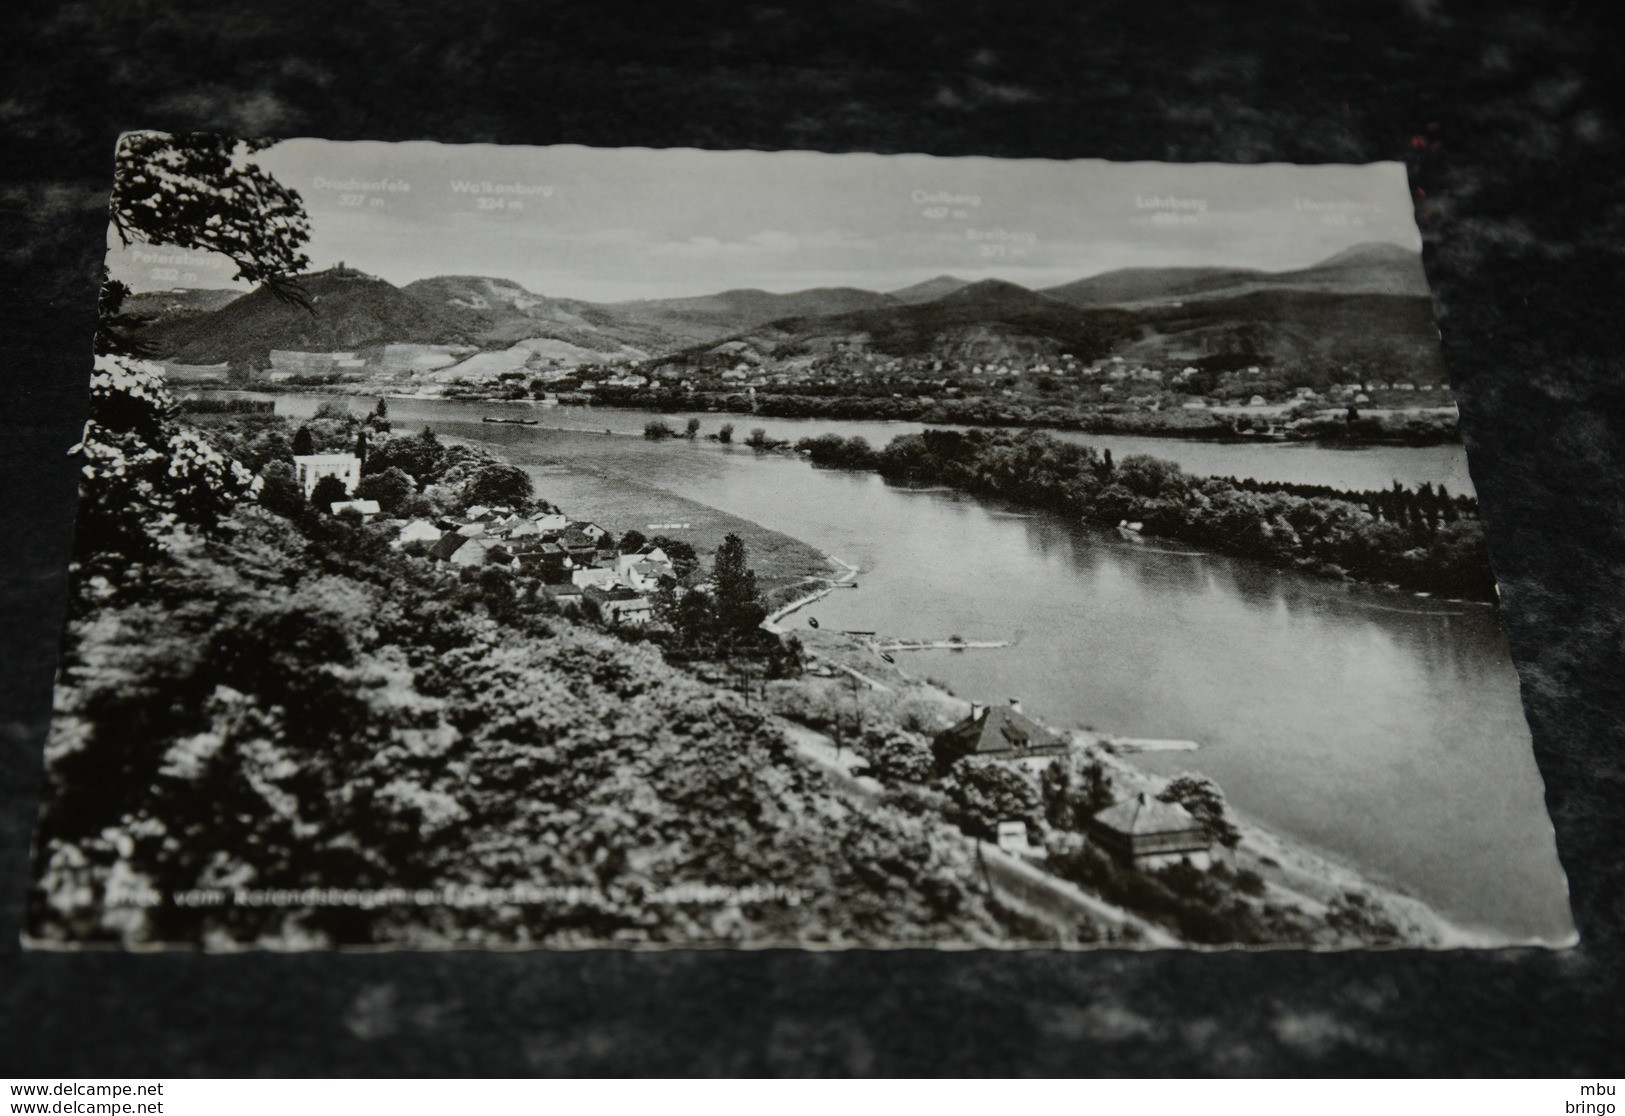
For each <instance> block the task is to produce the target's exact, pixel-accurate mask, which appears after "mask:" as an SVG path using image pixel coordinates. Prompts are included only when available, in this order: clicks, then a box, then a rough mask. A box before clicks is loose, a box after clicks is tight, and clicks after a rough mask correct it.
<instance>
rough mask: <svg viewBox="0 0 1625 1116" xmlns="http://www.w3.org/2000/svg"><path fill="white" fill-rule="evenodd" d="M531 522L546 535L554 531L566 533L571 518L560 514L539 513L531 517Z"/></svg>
mask: <svg viewBox="0 0 1625 1116" xmlns="http://www.w3.org/2000/svg"><path fill="white" fill-rule="evenodd" d="M530 521H531V522H532V523H534V524H536V529H537V530H538V531H540V532H542V534H544V535H546V534H551V533H552V532H554V531H566V530H569V527H570V517H569V516H567V515H560V514H559V513H558V512H537V513H536V514H535V515H533V516H531V517H530Z"/></svg>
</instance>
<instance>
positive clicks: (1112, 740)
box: [1100, 736, 1202, 756]
mask: <svg viewBox="0 0 1625 1116" xmlns="http://www.w3.org/2000/svg"><path fill="white" fill-rule="evenodd" d="M1100 746H1101V747H1102V748H1105V749H1106V750H1107V751H1108V752H1111V753H1112V754H1113V755H1119V756H1126V755H1130V754H1132V753H1134V752H1195V751H1199V750H1200V749H1201V747H1202V746H1201V745H1200V744H1198V743H1197V742H1196V741H1194V740H1153V739H1150V738H1149V737H1143V736H1102V737H1100Z"/></svg>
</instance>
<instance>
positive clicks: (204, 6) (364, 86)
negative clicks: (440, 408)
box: [0, 0, 1625, 1076]
mask: <svg viewBox="0 0 1625 1116" xmlns="http://www.w3.org/2000/svg"><path fill="white" fill-rule="evenodd" d="M1605 11H1606V6H1605V5H1603V4H1600V3H1599V4H1584V3H1575V4H1568V5H1564V4H1561V3H1558V4H1532V3H1525V4H1508V3H1504V2H1494V0H1486V2H1471V3H1467V2H1463V3H1452V2H1446V0H1411V2H1410V3H1393V2H1383V0H1368V2H1364V3H1354V2H1315V0H1249V2H1245V3H1240V2H1238V3H1231V4H1212V3H1188V2H1168V0H1165V2H1162V3H1148V2H1145V0H1118V2H1110V3H1081V2H1065V0H1056V2H1053V3H1045V4H1036V3H1028V2H1022V0H1004V2H999V3H985V4H963V3H950V2H943V3H936V4H928V3H915V2H908V0H861V2H839V3H824V4H816V5H812V4H809V5H806V6H792V5H788V4H786V5H781V6H769V5H766V4H761V5H725V4H719V3H704V2H692V0H688V2H681V3H679V2H677V0H668V2H666V3H661V4H647V5H640V4H616V3H593V4H588V3H579V4H547V3H521V2H500V3H498V2H464V3H459V4H424V3H399V4H393V3H382V2H378V0H372V2H356V3H350V4H339V3H331V2H328V3H314V2H309V0H285V2H283V3H281V4H277V5H274V6H272V5H261V4H232V5H223V4H208V3H166V2H164V0H89V2H84V3H73V4H62V5H51V4H38V3H33V4H22V5H14V6H13V7H12V8H11V10H10V12H9V13H8V16H7V23H8V24H9V26H8V27H7V28H6V31H5V33H4V34H3V35H0V138H3V141H4V144H5V157H4V159H3V161H0V168H3V169H0V254H3V257H4V290H3V295H0V313H3V314H4V319H3V323H0V324H3V326H4V328H3V329H0V353H3V355H4V362H5V364H4V368H3V369H0V382H3V383H4V391H5V393H6V394H5V396H4V397H3V398H4V400H5V402H4V410H3V416H0V421H3V423H4V428H5V429H4V434H5V437H4V438H3V440H0V441H3V444H4V449H5V455H6V456H5V460H4V462H3V470H0V486H3V497H0V500H3V502H0V507H3V508H4V514H5V518H4V525H5V529H4V530H3V531H0V540H3V541H0V545H3V546H4V548H5V553H4V562H3V564H0V571H3V586H4V588H3V598H0V600H3V609H4V616H3V618H0V622H3V624H4V628H3V632H4V636H3V640H0V655H3V660H0V678H3V682H0V706H3V708H0V725H3V729H4V734H5V735H4V739H3V742H0V1028H3V1032H4V1033H3V1036H0V1076H5V1075H8V1074H22V1073H27V1074H30V1075H57V1074H61V1075H67V1074H75V1075H126V1074H129V1075H134V1074H160V1073H161V1074H169V1075H182V1074H216V1075H235V1074H250V1073H269V1074H285V1075H305V1074H312V1075H314V1074H374V1073H386V1074H412V1075H417V1074H437V1073H449V1074H458V1073H472V1074H527V1073H752V1074H755V1073H770V1074H806V1073H888V1074H905V1073H943V1072H949V1073H967V1074H1014V1073H1052V1074H1103V1073H1110V1074H1193V1073H1213V1074H1237V1073H1241V1074H1277V1073H1285V1074H1323V1073H1340V1074H1342V1073H1352V1074H1368V1073H1380V1074H1425V1075H1450V1074H1535V1075H1604V1074H1609V1073H1614V1072H1617V1071H1619V1069H1620V1068H1621V1064H1622V1061H1625V1059H1622V1057H1621V1054H1620V1053H1619V1049H1618V1047H1619V1041H1620V1039H1621V1037H1622V1035H1625V1027H1622V1022H1625V1004H1622V1002H1621V997H1622V995H1625V980H1622V976H1625V940H1622V930H1625V897H1622V895H1621V883H1622V876H1625V873H1622V871H1621V865H1622V860H1621V855H1620V849H1621V838H1622V836H1625V832H1622V831H1625V824H1622V822H1625V796H1622V795H1621V788H1622V782H1625V779H1622V777H1625V762H1622V754H1621V751H1620V745H1621V737H1622V736H1625V732H1622V721H1621V717H1620V712H1621V704H1622V701H1621V683H1622V681H1625V673H1622V670H1621V651H1622V640H1621V620H1622V618H1625V608H1622V605H1625V548H1622V546H1621V540H1622V533H1625V529H1622V526H1621V512H1622V510H1625V498H1622V497H1625V491H1622V488H1625V441H1622V437H1621V435H1622V422H1625V370H1622V367H1621V361H1620V358H1619V355H1618V344H1619V341H1620V333H1621V329H1620V318H1621V312H1622V310H1625V299H1622V294H1625V291H1622V284H1621V282H1620V272H1621V265H1622V263H1625V205H1622V202H1621V196H1622V193H1621V192H1622V187H1625V159H1622V150H1625V136H1622V133H1621V128H1622V121H1621V113H1620V108H1621V105H1622V104H1625V95H1622V94H1625V90H1622V88H1621V85H1622V82H1621V76H1620V75H1621V69H1622V66H1621V61H1620V52H1619V50H1618V42H1617V40H1616V39H1615V38H1613V37H1612V36H1611V35H1609V34H1607V33H1605V30H1604V27H1603V25H1602V22H1601V21H1602V17H1603V15H1604V13H1605ZM135 127H146V128H160V129H166V130H171V131H182V130H212V131H226V132H235V133H239V134H278V135H316V136H328V137H333V138H338V139H349V138H362V137H367V138H375V139H406V138H428V139H437V140H449V141H475V140H478V141H497V142H506V143H537V144H540V143H562V142H570V143H584V144H596V145H615V144H640V145H648V146H657V147H659V146H664V147H669V146H683V145H688V146H696V147H719V148H727V147H757V148H782V147H798V148H817V149H823V150H832V151H835V150H853V149H856V150H871V151H882V152H891V151H924V152H931V153H935V154H944V155H954V154H988V155H1012V156H1052V157H1076V156H1100V157H1106V158H1112V159H1172V160H1227V161H1243V162H1256V161H1270V160H1287V161H1301V162H1327V161H1337V162H1360V161H1369V160H1378V159H1408V160H1409V161H1410V162H1411V166H1412V182H1413V185H1414V186H1415V187H1416V194H1417V199H1418V217H1419V219H1420V221H1421V224H1422V228H1423V231H1424V234H1425V236H1426V238H1427V245H1428V246H1427V257H1426V262H1427V267H1428V273H1429V276H1430V278H1431V280H1432V282H1433V285H1434V290H1435V292H1436V295H1437V305H1438V312H1439V319H1440V324H1441V327H1442V330H1443V334H1444V348H1445V354H1446V358H1447V361H1448V363H1449V366H1450V369H1451V374H1452V377H1453V382H1454V384H1455V388H1456V391H1457V394H1458V396H1459V398H1460V403H1461V411H1462V424H1463V427H1464V430H1465V433H1466V437H1467V440H1468V444H1469V448H1470V451H1471V460H1472V469H1473V476H1474V480H1475V483H1476V484H1477V487H1478V490H1479V493H1480V495H1481V497H1482V503H1483V512H1484V516H1485V519H1486V521H1487V524H1488V528H1489V532H1490V542H1491V546H1492V551H1493V555H1494V560H1495V563H1496V569H1497V572H1498V574H1499V576H1500V578H1501V583H1502V587H1503V593H1504V598H1503V602H1504V615H1505V619H1506V623H1507V626H1508V628H1509V630H1510V632H1511V636H1512V644H1513V650H1514V655H1515V657H1516V660H1517V664H1518V669H1519V671H1520V673H1521V675H1522V679H1523V686H1524V696H1525V700H1526V703H1527V706H1528V711H1529V719H1530V724H1531V727H1532V729H1533V731H1534V739H1535V750H1536V755H1537V758H1538V759H1539V762H1540V767H1541V770H1542V772H1543V773H1544V775H1545V778H1546V782H1547V795H1548V802H1549V804H1550V808H1551V812H1552V816H1553V818H1554V820H1555V823H1556V826H1557V832H1558V844H1559V848H1560V851H1561V853H1562V857H1563V861H1564V863H1565V865H1566V866H1567V868H1568V871H1569V873H1570V879H1571V886H1572V889H1573V896H1574V909H1575V916H1576V918H1577V920H1578V922H1579V926H1580V931H1581V934H1582V935H1583V938H1584V942H1583V944H1582V945H1581V947H1580V948H1579V949H1577V950H1574V951H1570V952H1566V953H1559V954H1552V953H1545V952H1534V951H1508V952H1502V953H1488V954H1485V953H1471V954H1447V955H1422V954H1414V953H1391V954H1350V955H1340V956H1319V955H1306V954H1300V953H1290V952H1288V953H1274V954H1257V955H1223V956H1219V955H1213V956H1208V955H1183V954H1177V953H1176V954H1150V955H1133V954H1122V953H1110V952H1103V953H1092V954H1061V953H1051V952H1044V951H1034V952H1027V953H1016V954H997V953H944V954H937V953H923V952H898V953H871V952H853V953H843V954H834V955H804V954H799V953H787V952H761V953H721V952H717V953H692V952H689V953H668V954H663V955H656V954H627V953H616V952H602V953H579V954H547V953H522V954H498V955H482V954H474V953H453V954H440V955H414V954H394V955H302V956H267V955H255V956H234V957H205V956H194V955H151V956H126V955H120V954H114V953H98V954H81V955H70V954H23V953H22V952H21V951H20V950H19V949H18V948H17V947H16V946H15V945H14V944H12V943H14V942H15V940H16V933H17V927H18V924H19V917H20V909H21V902H20V900H21V897H22V892H23V887H24V879H25V872H24V866H25V860H26V854H27V846H28V839H29V832H30V829H31V827H32V824H33V815H34V810H35V804H36V798H37V794H38V787H39V778H40V758H39V757H40V742H41V739H42V736H43V733H44V728H45V719H46V714H47V709H48V705H49V686H50V681H51V674H52V664H53V662H54V659H55V655H56V645H57V628H58V624H59V623H60V616H61V610H62V602H63V594H64V588H63V575H62V569H63V563H64V560H65V556H66V553H67V546H68V532H69V526H70V518H71V513H72V498H73V476H72V470H71V468H70V466H69V464H68V462H67V461H66V459H65V458H64V457H63V450H64V449H65V448H66V447H67V446H68V445H70V444H71V443H72V442H74V441H75V440H76V435H77V432H78V428H79V424H80V422H81V419H82V407H83V396H84V393H85V387H86V381H87V375H88V367H89V339H90V335H91V328H92V311H93V307H94V305H95V288H96V282H97V278H98V274H99V266H100V258H101V252H102V238H103V230H104V227H105V217H104V209H103V207H104V205H105V191H106V188H107V185H108V181H109V175H110V166H111V152H112V146H113V141H114V137H115V136H116V135H117V133H118V132H119V131H120V130H121V129H124V128H135Z"/></svg>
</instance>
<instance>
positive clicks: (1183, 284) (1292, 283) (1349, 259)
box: [1043, 243, 1428, 308]
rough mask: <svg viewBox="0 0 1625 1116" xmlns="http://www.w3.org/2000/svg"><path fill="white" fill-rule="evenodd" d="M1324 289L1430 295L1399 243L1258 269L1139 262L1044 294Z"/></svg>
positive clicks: (1155, 298)
mask: <svg viewBox="0 0 1625 1116" xmlns="http://www.w3.org/2000/svg"><path fill="white" fill-rule="evenodd" d="M1264 290H1278V291H1280V290H1285V291H1318V292H1322V293H1325V294H1346V295H1366V294H1383V295H1409V296H1415V297H1426V295H1427V294H1428V285H1427V276H1426V275H1425V274H1424V273H1423V271H1422V259H1421V257H1420V256H1418V255H1417V254H1416V253H1415V252H1412V251H1410V250H1409V249H1406V248H1401V247H1399V245H1397V244H1381V243H1373V244H1357V245H1355V246H1354V247H1352V248H1347V249H1344V250H1343V251H1341V252H1339V253H1337V254H1336V255H1335V256H1330V257H1328V258H1327V259H1324V260H1321V261H1320V262H1319V263H1316V264H1312V265H1311V266H1309V267H1305V268H1298V269H1295V270H1292V271H1255V270H1251V269H1246V268H1221V267H1163V268H1149V267H1133V268H1122V269H1119V270H1117V271H1108V272H1104V273H1102V274H1100V275H1093V276H1090V277H1089V278H1087V279H1079V280H1078V281H1076V282H1074V283H1064V284H1062V285H1060V286H1058V287H1049V288H1046V289H1045V290H1044V292H1043V293H1044V294H1046V295H1048V296H1050V297H1051V298H1057V299H1060V300H1061V301H1062V302H1069V303H1071V304H1072V305H1074V306H1080V307H1086V308H1092V307H1098V306H1134V307H1139V306H1146V305H1151V304H1155V303H1162V302H1168V301H1174V300H1180V301H1183V300H1188V299H1194V298H1233V297H1236V296H1239V295H1244V294H1248V293H1250V292H1253V291H1264Z"/></svg>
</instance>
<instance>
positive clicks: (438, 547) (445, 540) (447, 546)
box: [428, 531, 468, 562]
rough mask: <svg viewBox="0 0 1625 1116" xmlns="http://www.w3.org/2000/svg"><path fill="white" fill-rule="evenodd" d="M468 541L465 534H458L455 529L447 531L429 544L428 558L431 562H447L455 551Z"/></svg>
mask: <svg viewBox="0 0 1625 1116" xmlns="http://www.w3.org/2000/svg"><path fill="white" fill-rule="evenodd" d="M467 542H468V536H467V535H460V534H458V533H457V532H456V531H447V532H446V533H445V534H444V535H441V536H440V538H439V539H437V540H435V542H433V543H432V544H430V546H429V555H428V556H429V560H430V561H433V562H449V561H451V560H452V557H453V556H454V555H456V553H457V552H458V551H459V550H461V549H463V545H464V544H465V543H467Z"/></svg>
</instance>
